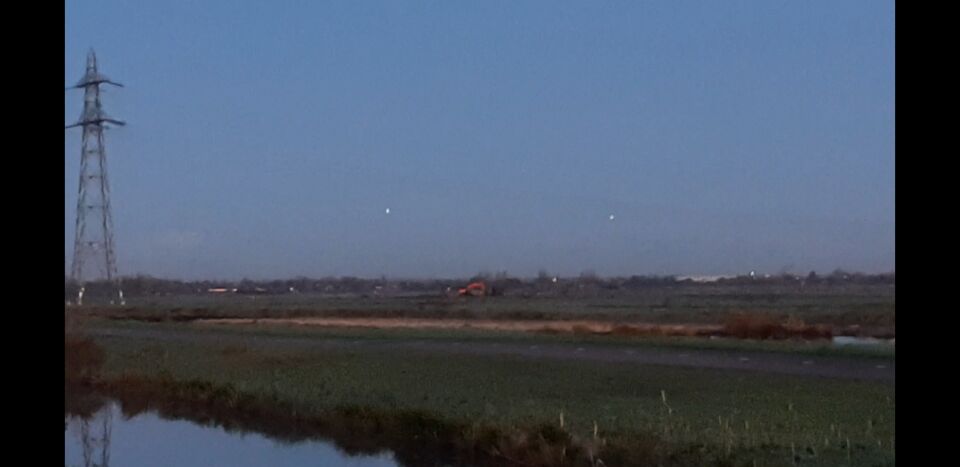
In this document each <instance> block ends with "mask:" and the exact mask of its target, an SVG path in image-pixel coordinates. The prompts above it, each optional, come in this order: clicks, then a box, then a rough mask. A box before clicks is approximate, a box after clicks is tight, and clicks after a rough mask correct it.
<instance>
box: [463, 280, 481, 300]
mask: <svg viewBox="0 0 960 467" xmlns="http://www.w3.org/2000/svg"><path fill="white" fill-rule="evenodd" d="M486 294H487V284H486V283H484V282H471V283H470V284H469V285H467V286H466V287H464V288H462V289H460V290H459V291H457V295H459V296H461V297H467V296H470V297H482V296H484V295H486Z"/></svg>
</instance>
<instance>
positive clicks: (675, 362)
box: [92, 327, 896, 383]
mask: <svg viewBox="0 0 960 467" xmlns="http://www.w3.org/2000/svg"><path fill="white" fill-rule="evenodd" d="M92 333H93V334H94V335H95V336H97V337H100V338H110V337H124V338H135V339H148V340H151V339H156V340H168V341H169V340H173V341H182V342H210V341H211V340H213V341H214V342H215V343H216V344H218V345H238V344H239V345H247V346H255V347H256V346H285V345H297V346H308V347H312V348H318V349H344V348H348V349H349V348H354V349H366V350H379V351H391V352H407V351H409V352H430V353H437V352H443V353H459V354H471V355H491V356H493V355H496V356H513V357H521V358H531V359H539V358H549V359H561V360H580V361H595V362H624V363H640V364H652V365H667V366H682V367H694V368H713V369H724V370H733V371H758V372H765V373H776V374H789V375H800V376H810V377H825V378H838V379H853V380H870V381H883V382H890V383H892V382H894V381H895V378H896V364H895V361H894V360H888V359H872V358H853V357H835V356H831V357H826V356H823V357H820V356H816V357H814V356H807V355H796V354H784V353H771V352H757V351H732V350H688V349H675V348H654V347H649V346H630V345H606V344H605V345H586V344H557V343H543V344H541V343H536V342H526V343H517V342H496V341H492V340H491V341H483V342H477V341H470V342H460V341H456V340H428V339H408V338H395V339H346V338H329V337H323V336H316V337H303V336H263V335H258V336H249V337H248V336H244V335H242V334H238V333H236V332H219V331H217V330H216V329H215V328H209V327H206V329H205V330H204V332H195V331H194V330H192V329H189V328H187V329H184V330H183V332H178V331H171V330H168V329H98V330H93V331H92Z"/></svg>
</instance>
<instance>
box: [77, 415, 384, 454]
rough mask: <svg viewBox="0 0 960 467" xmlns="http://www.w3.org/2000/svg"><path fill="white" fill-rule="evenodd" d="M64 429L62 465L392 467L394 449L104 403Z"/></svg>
mask: <svg viewBox="0 0 960 467" xmlns="http://www.w3.org/2000/svg"><path fill="white" fill-rule="evenodd" d="M66 422H67V423H66V430H65V431H64V449H65V453H66V459H65V464H66V465H67V466H69V467H73V466H84V467H87V466H95V465H96V466H103V467H106V466H108V465H109V466H114V467H124V466H142V467H160V466H182V467H190V466H197V467H199V466H203V467H210V466H221V465H222V466H334V467H341V466H342V467H396V466H398V465H399V464H398V463H397V461H396V460H395V458H394V456H393V454H391V453H390V452H384V453H381V454H378V455H367V456H362V455H361V456H349V455H347V454H346V453H344V452H343V451H340V450H338V449H337V448H336V447H335V446H334V445H333V444H332V443H328V442H323V441H304V442H297V443H284V442H279V441H273V440H271V439H268V438H266V437H264V436H262V435H259V434H255V433H238V432H227V431H226V430H224V429H223V428H220V427H216V426H201V425H198V424H196V423H193V422H189V421H184V420H166V419H163V418H160V417H159V416H157V415H156V414H154V413H151V412H144V413H141V414H139V415H136V416H134V417H132V418H129V419H127V418H124V416H123V414H122V412H121V411H120V407H119V404H117V403H115V402H108V403H107V404H106V405H104V407H103V408H102V409H100V410H99V411H98V412H97V413H96V414H95V415H94V416H92V417H88V418H86V419H82V418H80V417H76V416H71V417H69V418H68V419H67V420H66Z"/></svg>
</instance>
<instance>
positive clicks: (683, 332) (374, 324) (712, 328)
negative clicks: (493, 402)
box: [194, 318, 723, 336]
mask: <svg viewBox="0 0 960 467" xmlns="http://www.w3.org/2000/svg"><path fill="white" fill-rule="evenodd" d="M194 322H195V323H199V324H271V325H292V326H323V327H354V328H378V329H484V330H489V331H521V332H551V333H552V332H557V333H560V332H563V333H594V334H613V333H617V332H621V331H622V332H629V333H630V334H635V335H636V334H645V335H661V336H699V335H708V334H712V333H716V332H719V331H720V330H722V329H723V326H720V325H709V324H644V323H630V324H620V323H610V322H603V321H583V320H581V321H558V320H490V319H446V318H445V319H418V318H265V319H240V318H230V319H200V320H196V321H194Z"/></svg>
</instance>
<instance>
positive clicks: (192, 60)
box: [64, 0, 895, 278]
mask: <svg viewBox="0 0 960 467" xmlns="http://www.w3.org/2000/svg"><path fill="white" fill-rule="evenodd" d="M65 31H66V42H65V47H64V51H65V56H64V66H65V70H64V72H65V73H64V80H65V81H64V85H65V86H66V85H72V84H74V83H75V82H76V81H77V80H78V79H79V78H80V76H81V75H82V74H83V69H84V60H85V56H86V53H87V50H88V49H89V48H91V47H92V48H94V49H95V50H96V52H97V55H98V58H99V61H100V65H101V71H102V72H103V73H104V74H106V75H107V76H109V77H111V78H112V79H114V80H116V81H119V82H121V83H123V84H125V85H126V87H125V88H122V89H107V90H106V94H105V97H104V105H105V107H106V109H107V110H108V112H110V113H111V114H112V115H114V116H116V117H118V118H120V119H124V120H126V121H127V122H128V126H126V127H123V128H119V129H115V130H112V131H110V132H108V136H107V138H108V139H107V151H108V159H109V164H110V177H111V188H112V190H113V209H114V222H115V226H116V243H117V251H118V257H119V268H120V273H121V274H123V275H128V274H136V273H144V274H151V275H155V276H163V277H176V278H241V277H249V278H276V277H291V276H296V275H307V276H324V275H358V276H371V277H372V276H380V275H381V274H385V275H387V276H389V277H434V276H469V275H472V274H474V273H477V272H479V271H483V270H485V271H489V272H496V271H501V270H506V271H508V272H509V273H510V274H512V275H517V276H532V275H535V274H536V273H537V271H538V270H540V269H541V268H543V269H546V270H548V271H549V272H550V273H553V274H560V275H576V274H579V273H580V272H581V271H584V270H593V271H595V272H597V273H598V274H601V275H629V274H726V273H746V272H748V271H750V270H756V271H757V272H758V273H759V272H769V273H776V272H780V271H788V272H796V273H806V272H807V271H810V270H817V271H821V272H829V271H831V270H833V269H835V268H844V269H848V270H860V271H865V272H883V271H891V270H893V269H894V219H895V217H894V159H895V154H894V110H895V109H894V39H895V38H894V4H893V1H884V0H863V1H853V0H849V1H840V2H837V1H825V0H823V1H802V2H798V1H776V0H754V1H734V0H722V1H721V0H715V1H678V0H662V1H604V2H587V1H556V0H554V1H532V0H525V1H506V0H501V1H494V0H490V1H482V2H478V1H471V2H468V1H449V0H443V1H441V0H436V1H412V0H411V1H319V2H315V1H307V0H302V1H297V0H288V1H279V2H266V1H256V2H254V1H238V0H231V1H227V0H207V1H202V2H200V1H185V0H166V1H162V2H128V1H118V0H97V1H76V0H68V1H67V2H66V22H65ZM82 100H83V99H82V94H81V92H79V91H70V92H67V93H65V96H64V106H65V117H64V118H65V120H64V123H65V124H66V123H73V122H74V121H76V120H77V118H78V116H79V114H80V109H81V107H82ZM79 133H80V132H79V131H78V130H68V131H66V132H65V144H64V157H65V176H64V190H65V193H66V197H65V204H64V207H65V213H64V234H65V235H64V241H65V243H64V244H65V262H67V261H69V258H70V256H71V255H72V248H73V245H72V242H73V223H74V216H75V203H76V188H77V172H78V165H79V153H80V134H79ZM387 209H389V210H390V212H389V213H387V211H386V210H387ZM611 215H612V216H614V218H613V219H612V220H611V218H610V216H611Z"/></svg>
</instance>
